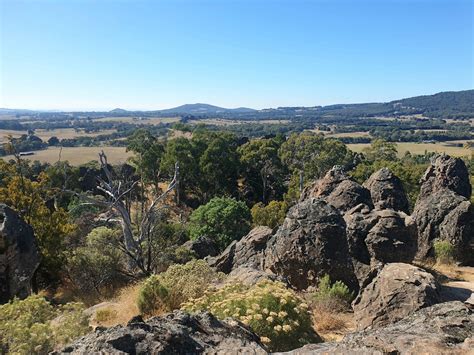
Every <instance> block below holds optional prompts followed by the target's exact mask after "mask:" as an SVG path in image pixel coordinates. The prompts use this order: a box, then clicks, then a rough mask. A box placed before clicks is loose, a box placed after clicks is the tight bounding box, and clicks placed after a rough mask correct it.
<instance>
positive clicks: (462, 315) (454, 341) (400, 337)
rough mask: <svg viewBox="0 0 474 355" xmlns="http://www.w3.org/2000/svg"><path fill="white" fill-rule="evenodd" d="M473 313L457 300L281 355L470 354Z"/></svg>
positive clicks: (473, 324) (473, 346)
mask: <svg viewBox="0 0 474 355" xmlns="http://www.w3.org/2000/svg"><path fill="white" fill-rule="evenodd" d="M473 348H474V314H473V313H472V310H471V309H469V308H468V307H467V306H466V305H465V304H463V303H462V302H459V301H454V302H446V303H440V304H437V305H434V306H431V307H428V308H423V309H421V310H419V311H417V312H415V313H413V314H412V315H410V316H408V317H406V318H405V319H403V320H400V321H398V322H396V323H394V324H390V325H387V326H385V327H383V328H377V329H367V330H364V331H360V332H356V333H352V334H349V335H346V336H345V337H344V339H343V340H342V341H340V342H338V343H322V344H310V345H306V346H304V347H302V348H300V349H296V350H293V351H290V352H288V353H285V354H291V355H300V354H301V355H302V354H341V355H342V354H348V355H349V354H351V355H352V354H472V352H471V351H472V349H473Z"/></svg>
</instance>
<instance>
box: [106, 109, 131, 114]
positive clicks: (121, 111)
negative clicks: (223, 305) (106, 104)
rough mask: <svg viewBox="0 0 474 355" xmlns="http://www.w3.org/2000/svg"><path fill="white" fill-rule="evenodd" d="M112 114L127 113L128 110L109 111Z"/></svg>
mask: <svg viewBox="0 0 474 355" xmlns="http://www.w3.org/2000/svg"><path fill="white" fill-rule="evenodd" d="M109 112H110V113H127V112H128V111H127V110H124V109H123V108H114V109H113V110H110V111H109Z"/></svg>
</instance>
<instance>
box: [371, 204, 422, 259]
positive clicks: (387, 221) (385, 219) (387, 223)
mask: <svg viewBox="0 0 474 355" xmlns="http://www.w3.org/2000/svg"><path fill="white" fill-rule="evenodd" d="M372 214H373V215H375V216H376V218H377V223H376V224H375V225H374V226H373V227H372V228H371V229H370V231H369V232H368V233H367V237H366V239H365V243H366V245H367V248H368V250H369V254H370V255H371V257H372V258H373V259H375V260H377V261H381V262H384V263H390V262H411V261H412V260H413V258H414V256H415V253H416V250H417V238H416V236H417V235H416V225H415V223H413V221H412V220H411V218H410V217H409V216H407V215H406V214H404V213H403V212H396V211H394V210H390V209H387V210H373V211H372Z"/></svg>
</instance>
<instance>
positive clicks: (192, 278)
mask: <svg viewBox="0 0 474 355" xmlns="http://www.w3.org/2000/svg"><path fill="white" fill-rule="evenodd" d="M223 279H224V274H222V273H217V272H216V271H214V270H213V269H212V268H211V267H210V266H209V265H208V264H207V263H206V262H205V261H204V260H192V261H190V262H188V263H187V264H184V265H172V266H170V267H169V268H168V270H166V271H165V272H163V273H161V274H158V275H152V276H150V277H149V278H148V279H147V280H146V281H145V282H144V283H143V285H142V287H141V289H140V292H139V296H138V300H137V306H138V308H139V310H140V312H142V313H143V314H145V315H151V314H156V313H157V312H158V311H160V310H161V311H162V310H173V309H177V308H179V307H180V306H181V304H182V303H183V302H186V301H188V300H189V299H190V298H197V297H201V296H202V295H203V294H204V291H205V290H206V289H207V288H208V287H209V285H211V284H213V283H217V282H220V281H222V280H223Z"/></svg>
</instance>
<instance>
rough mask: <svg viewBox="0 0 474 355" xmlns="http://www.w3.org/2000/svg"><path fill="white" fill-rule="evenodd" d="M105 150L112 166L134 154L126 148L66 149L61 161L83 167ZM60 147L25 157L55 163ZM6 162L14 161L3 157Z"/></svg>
mask: <svg viewBox="0 0 474 355" xmlns="http://www.w3.org/2000/svg"><path fill="white" fill-rule="evenodd" d="M101 150H103V151H104V152H105V154H106V155H107V159H108V162H109V163H111V164H117V163H124V162H125V161H126V160H127V158H128V157H130V156H131V155H132V154H131V153H128V152H126V151H125V148H124V147H65V148H63V149H62V151H61V161H65V160H67V161H69V163H70V164H72V165H81V164H84V163H87V162H89V161H91V160H97V159H98V154H99V152H100V151H101ZM59 152H60V148H59V147H50V148H48V149H45V150H38V151H35V152H34V154H33V155H28V156H25V157H23V159H28V160H32V161H33V160H39V161H41V162H45V163H51V164H52V163H55V162H57V161H58V159H59ZM3 159H4V160H9V159H12V156H11V155H8V156H5V157H3Z"/></svg>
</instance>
